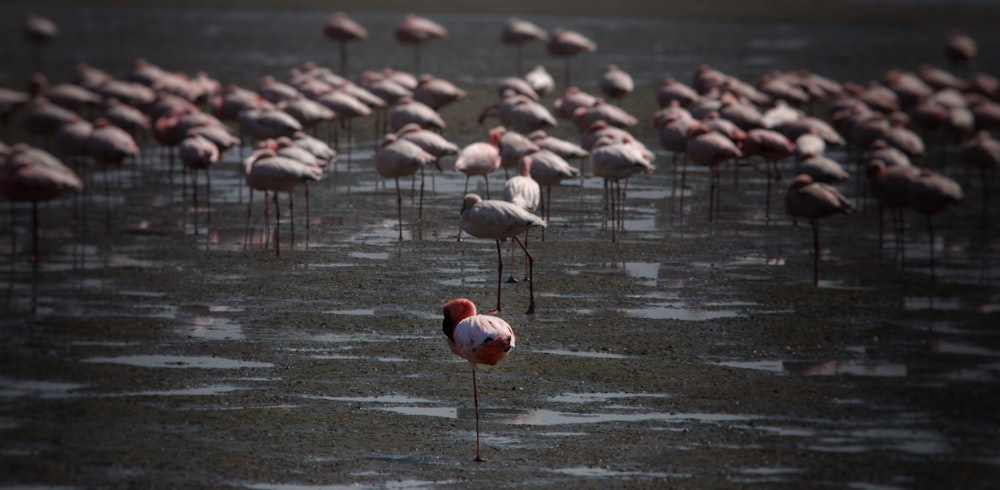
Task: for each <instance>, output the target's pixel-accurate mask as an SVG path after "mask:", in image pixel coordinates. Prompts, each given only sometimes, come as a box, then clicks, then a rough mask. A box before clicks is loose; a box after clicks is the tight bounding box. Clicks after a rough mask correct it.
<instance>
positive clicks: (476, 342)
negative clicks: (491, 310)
mask: <svg viewBox="0 0 1000 490" xmlns="http://www.w3.org/2000/svg"><path fill="white" fill-rule="evenodd" d="M441 328H442V330H443V331H444V335H445V337H447V338H446V339H445V341H446V342H447V343H448V347H449V348H450V349H451V351H452V352H454V353H455V355H457V356H459V357H461V358H463V359H465V360H467V361H469V364H471V365H472V396H473V399H474V400H475V406H476V461H478V462H482V461H483V458H482V455H481V453H480V451H479V389H478V387H477V386H476V364H486V365H488V366H495V365H496V364H497V363H498V362H500V360H501V359H503V358H504V357H506V356H507V353H508V352H510V350H511V349H513V348H514V343H515V340H516V339H515V337H514V330H513V329H512V328H511V327H510V324H509V323H507V322H506V321H505V320H503V319H502V318H498V317H495V316H491V315H479V314H476V305H475V303H473V302H472V301H471V300H469V299H466V298H457V299H453V300H451V301H449V302H447V303H445V305H444V321H443V322H442V324H441Z"/></svg>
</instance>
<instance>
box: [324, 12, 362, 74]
mask: <svg viewBox="0 0 1000 490" xmlns="http://www.w3.org/2000/svg"><path fill="white" fill-rule="evenodd" d="M323 35H324V36H326V37H327V38H329V39H331V40H333V41H337V44H340V72H341V73H345V74H346V73H347V43H349V42H352V41H364V40H366V39H368V30H366V29H365V28H364V27H363V26H362V25H361V24H358V23H357V22H355V21H354V19H351V18H350V17H348V16H347V14H345V13H344V12H336V13H334V14H333V15H332V16H330V19H329V20H327V21H326V25H324V26H323Z"/></svg>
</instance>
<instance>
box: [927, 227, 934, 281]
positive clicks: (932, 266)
mask: <svg viewBox="0 0 1000 490" xmlns="http://www.w3.org/2000/svg"><path fill="white" fill-rule="evenodd" d="M927 231H928V232H929V233H930V235H931V237H930V244H929V245H928V247H927V248H928V252H930V256H931V282H934V281H935V280H936V277H935V276H934V224H933V223H931V215H929V214H928V215H927Z"/></svg>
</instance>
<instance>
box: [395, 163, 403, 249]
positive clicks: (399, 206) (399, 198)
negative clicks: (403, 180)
mask: <svg viewBox="0 0 1000 490" xmlns="http://www.w3.org/2000/svg"><path fill="white" fill-rule="evenodd" d="M395 180H396V222H397V223H398V225H399V241H403V194H402V192H400V190H399V177H396V179H395Z"/></svg>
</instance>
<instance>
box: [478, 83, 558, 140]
mask: <svg viewBox="0 0 1000 490" xmlns="http://www.w3.org/2000/svg"><path fill="white" fill-rule="evenodd" d="M494 111H495V112H496V115H497V118H498V119H499V120H500V124H502V125H504V126H506V127H508V128H510V129H512V130H514V131H517V132H520V133H525V134H527V133H530V132H532V131H536V130H539V129H545V128H550V127H555V126H558V124H559V123H558V122H556V118H555V117H554V116H553V115H552V113H550V112H549V110H548V109H546V108H545V106H543V105H541V104H539V103H538V102H535V101H534V100H532V99H531V97H528V96H525V95H518V94H516V93H513V92H512V91H507V92H505V95H504V96H503V97H502V98H501V99H500V101H499V102H492V103H490V104H487V105H486V107H484V108H483V111H482V112H481V113H480V114H479V124H480V125H481V124H483V121H484V120H485V119H486V118H487V117H488V116H489V115H490V114H491V113H493V112H494Z"/></svg>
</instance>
